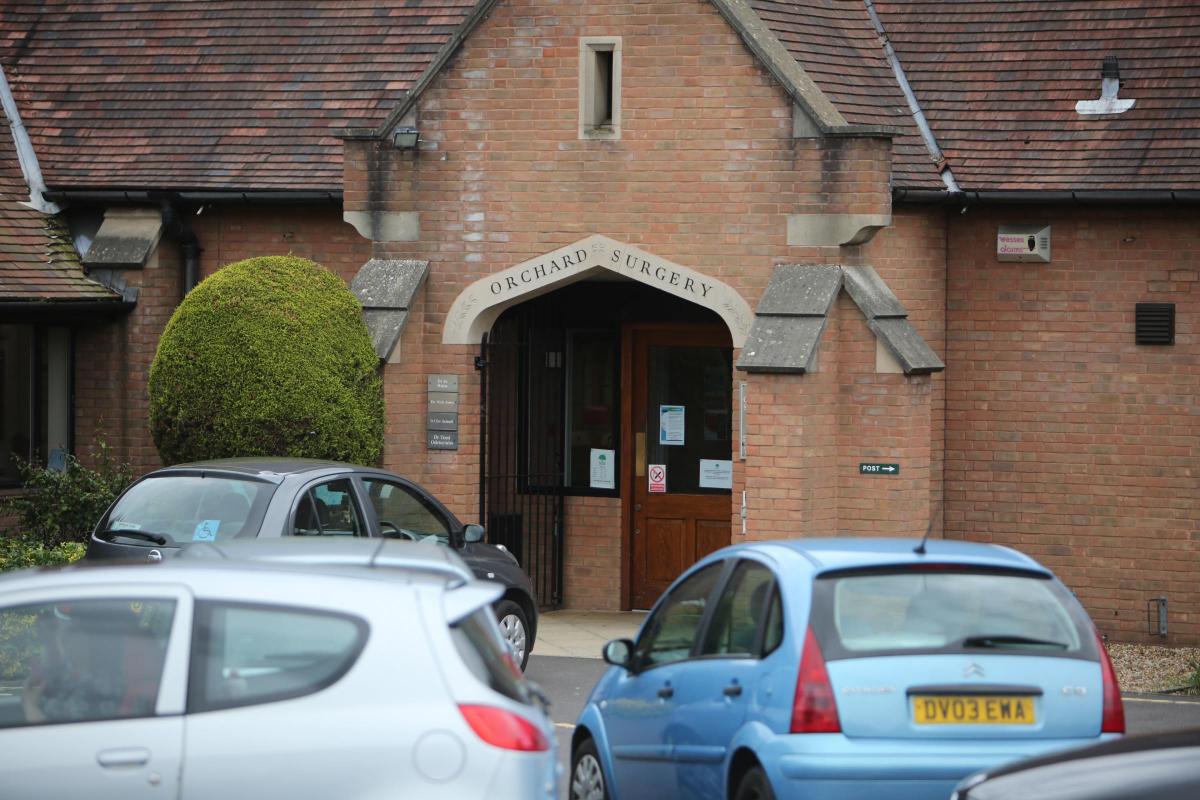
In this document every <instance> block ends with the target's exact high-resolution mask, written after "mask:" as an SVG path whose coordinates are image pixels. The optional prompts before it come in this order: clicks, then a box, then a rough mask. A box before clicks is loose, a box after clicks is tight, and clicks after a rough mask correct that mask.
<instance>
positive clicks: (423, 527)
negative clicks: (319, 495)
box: [358, 473, 452, 545]
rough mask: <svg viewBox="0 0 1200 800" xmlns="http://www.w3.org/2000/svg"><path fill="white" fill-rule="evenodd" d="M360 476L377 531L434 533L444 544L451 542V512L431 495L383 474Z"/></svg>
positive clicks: (415, 535) (419, 536)
mask: <svg viewBox="0 0 1200 800" xmlns="http://www.w3.org/2000/svg"><path fill="white" fill-rule="evenodd" d="M358 478H359V483H360V485H361V486H362V490H363V495H364V496H365V498H366V502H365V503H364V505H365V506H366V507H367V510H368V514H369V516H370V517H371V518H372V525H371V529H372V532H373V535H376V536H392V537H397V538H402V539H412V540H415V541H424V540H426V539H429V538H430V537H433V540H434V541H437V542H439V543H441V544H445V545H448V544H450V529H451V527H452V522H451V520H450V518H449V514H448V513H447V512H445V511H444V510H443V509H440V508H438V506H437V503H435V502H434V501H433V500H432V498H430V497H429V496H428V495H426V494H424V493H423V492H421V491H420V490H418V489H416V488H415V487H413V486H409V485H407V484H405V483H402V482H401V481H395V480H388V479H387V478H385V477H383V476H380V475H374V474H371V473H362V474H360V475H359V476H358Z"/></svg>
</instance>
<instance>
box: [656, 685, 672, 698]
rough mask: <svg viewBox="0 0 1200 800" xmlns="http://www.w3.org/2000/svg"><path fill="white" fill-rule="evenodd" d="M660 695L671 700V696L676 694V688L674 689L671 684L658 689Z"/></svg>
mask: <svg viewBox="0 0 1200 800" xmlns="http://www.w3.org/2000/svg"><path fill="white" fill-rule="evenodd" d="M658 696H659V697H661V698H662V699H663V700H669V699H670V698H672V697H674V696H675V690H674V689H672V688H671V687H670V686H664V687H662V688H661V689H659V690H658Z"/></svg>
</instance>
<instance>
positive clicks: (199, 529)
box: [192, 519, 221, 542]
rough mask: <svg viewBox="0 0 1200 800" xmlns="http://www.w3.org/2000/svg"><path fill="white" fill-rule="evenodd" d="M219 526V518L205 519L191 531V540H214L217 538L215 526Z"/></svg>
mask: <svg viewBox="0 0 1200 800" xmlns="http://www.w3.org/2000/svg"><path fill="white" fill-rule="evenodd" d="M220 527H221V520H219V519H206V520H204V521H203V522H201V523H200V524H199V525H197V526H196V530H194V531H193V532H192V541H193V542H215V541H216V540H217V528H220Z"/></svg>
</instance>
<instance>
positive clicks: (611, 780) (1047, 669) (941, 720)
mask: <svg viewBox="0 0 1200 800" xmlns="http://www.w3.org/2000/svg"><path fill="white" fill-rule="evenodd" d="M603 655H604V658H605V660H606V661H607V662H608V663H609V664H611V665H612V667H611V668H610V669H608V671H607V672H606V673H605V674H604V676H603V677H602V678H601V680H600V681H599V683H598V684H597V685H596V688H595V690H594V691H593V692H592V695H591V697H590V698H589V700H588V702H587V704H586V705H585V707H584V710H583V711H582V713H581V715H580V717H579V720H578V724H577V727H576V729H575V732H574V734H573V739H572V756H571V775H570V786H571V797H572V798H574V799H575V800H582V798H588V800H599V799H601V798H616V799H618V800H627V799H628V798H634V797H641V796H648V795H647V787H653V795H654V797H655V798H661V800H667V798H689V800H700V798H735V800H751V799H753V800H770V798H774V797H803V798H805V800H825V799H826V798H829V799H830V800H833V799H834V798H836V799H837V800H846V799H847V798H872V800H889V799H890V798H897V799H899V798H903V800H925V798H937V800H945V798H947V797H949V795H950V793H951V791H952V790H953V788H954V785H955V784H956V783H957V782H958V781H959V780H960V779H961V778H963V777H964V776H965V775H967V774H968V773H971V772H974V771H976V770H979V769H986V768H990V767H993V766H996V765H998V764H1001V763H1003V762H1007V761H1011V760H1013V759H1016V758H1019V757H1022V756H1030V755H1034V754H1039V753H1045V752H1047V751H1051V750H1059V749H1064V748H1068V747H1072V746H1078V745H1082V744H1087V743H1092V742H1096V741H1098V740H1103V739H1109V738H1113V737H1115V736H1117V735H1119V734H1120V733H1122V732H1123V731H1124V728H1125V724H1124V712H1123V708H1122V705H1121V696H1120V691H1119V689H1118V687H1117V681H1116V677H1115V675H1114V673H1113V670H1112V665H1111V664H1110V663H1109V660H1108V657H1107V655H1106V653H1105V651H1104V648H1103V645H1102V643H1101V642H1100V639H1099V636H1098V634H1097V631H1096V628H1095V627H1094V626H1093V624H1092V622H1091V620H1089V618H1088V616H1087V614H1086V613H1085V612H1084V610H1083V608H1082V606H1081V605H1080V604H1079V602H1078V601H1077V600H1076V599H1075V598H1074V596H1073V595H1072V594H1071V592H1070V591H1069V590H1068V589H1067V588H1066V587H1065V586H1063V584H1062V583H1061V582H1059V581H1058V580H1057V579H1056V578H1055V577H1054V576H1053V575H1052V574H1051V573H1050V571H1049V570H1047V569H1046V568H1045V567H1042V566H1040V565H1039V564H1037V563H1036V562H1035V561H1033V560H1032V559H1030V558H1028V557H1026V556H1024V555H1021V554H1020V553H1017V552H1015V551H1013V550H1010V549H1007V548H1003V547H997V546H990V545H983V544H972V543H965V542H947V541H936V542H930V543H928V545H926V546H922V547H918V546H917V542H915V541H907V540H895V539H893V540H881V539H862V540H857V539H803V540H795V541H786V542H758V543H752V544H745V545H737V546H733V547H728V548H725V549H723V550H720V551H717V552H716V553H713V554H712V555H710V556H707V557H706V558H704V559H702V560H700V561H699V562H697V563H696V564H695V565H694V566H693V567H691V568H690V569H689V570H687V572H685V573H684V574H683V575H682V576H681V577H680V578H678V579H677V580H676V581H675V582H674V583H673V584H672V585H671V586H670V587H669V588H668V590H667V591H666V592H665V593H664V595H663V596H662V597H661V598H660V599H659V600H658V602H657V603H656V604H655V606H654V608H653V609H652V611H651V613H650V614H649V615H648V616H647V618H646V621H645V622H644V623H643V625H642V628H641V630H640V632H639V633H638V636H637V640H636V642H635V641H630V640H628V639H619V640H615V641H612V642H609V643H608V644H607V645H606V646H605V648H604V651H603Z"/></svg>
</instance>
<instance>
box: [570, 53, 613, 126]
mask: <svg viewBox="0 0 1200 800" xmlns="http://www.w3.org/2000/svg"><path fill="white" fill-rule="evenodd" d="M579 137H580V138H581V139H619V138H620V137H621V40H620V39H619V38H597V37H585V38H583V39H580V44H579Z"/></svg>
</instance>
